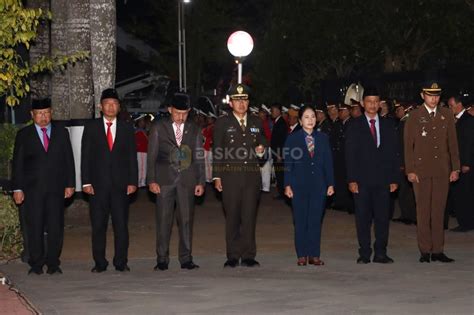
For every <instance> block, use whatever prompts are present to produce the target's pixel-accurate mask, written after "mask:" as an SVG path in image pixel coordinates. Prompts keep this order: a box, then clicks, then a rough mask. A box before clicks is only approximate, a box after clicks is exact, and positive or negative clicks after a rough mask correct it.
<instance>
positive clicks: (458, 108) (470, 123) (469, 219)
mask: <svg viewBox="0 0 474 315" xmlns="http://www.w3.org/2000/svg"><path fill="white" fill-rule="evenodd" d="M464 103H465V102H463V99H462V97H460V96H457V95H455V96H452V97H450V98H449V99H448V105H449V108H451V110H452V111H453V114H454V116H455V117H456V134H457V138H458V146H459V159H460V160H461V172H460V174H459V180H458V181H456V182H452V183H451V187H450V197H451V198H450V199H451V202H452V205H453V208H454V213H455V214H456V220H457V221H458V224H459V225H458V226H457V227H455V228H454V229H452V230H451V231H453V232H467V231H470V230H472V229H474V211H473V202H474V198H473V197H472V193H473V190H472V185H473V176H472V174H473V170H472V167H473V166H474V117H472V116H471V115H469V113H468V112H467V111H466V109H465V108H464V105H463V104H464Z"/></svg>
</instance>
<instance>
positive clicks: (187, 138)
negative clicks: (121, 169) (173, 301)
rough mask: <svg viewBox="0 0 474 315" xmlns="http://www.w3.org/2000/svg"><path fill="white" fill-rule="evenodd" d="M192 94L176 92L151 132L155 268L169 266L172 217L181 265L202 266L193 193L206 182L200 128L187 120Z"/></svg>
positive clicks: (199, 192)
mask: <svg viewBox="0 0 474 315" xmlns="http://www.w3.org/2000/svg"><path fill="white" fill-rule="evenodd" d="M190 109H191V108H190V102H189V96H188V95H186V94H178V93H177V94H175V95H174V97H173V99H172V101H171V106H170V107H169V112H170V117H169V118H164V119H160V120H159V121H158V122H157V123H155V124H154V125H153V126H152V128H151V130H150V135H149V138H148V139H149V143H148V161H147V165H148V169H147V183H148V187H149V189H150V191H151V192H152V193H154V194H156V195H157V196H156V255H157V265H156V266H155V270H166V269H168V264H169V245H170V236H171V230H172V227H173V218H174V213H175V206H176V210H177V211H176V213H177V219H178V228H179V262H180V263H181V268H182V269H195V268H199V266H198V265H196V264H195V263H194V262H193V256H192V238H193V220H194V196H202V194H203V193H204V185H205V182H206V178H205V171H204V151H203V150H204V149H203V137H202V134H201V129H200V128H199V127H198V126H197V125H196V124H195V123H193V122H192V121H191V120H187V118H188V113H189V111H190Z"/></svg>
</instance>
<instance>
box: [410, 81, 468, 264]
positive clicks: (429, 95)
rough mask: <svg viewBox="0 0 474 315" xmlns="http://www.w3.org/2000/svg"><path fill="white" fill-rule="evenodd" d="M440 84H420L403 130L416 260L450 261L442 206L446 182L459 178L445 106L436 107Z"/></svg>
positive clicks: (453, 132)
mask: <svg viewBox="0 0 474 315" xmlns="http://www.w3.org/2000/svg"><path fill="white" fill-rule="evenodd" d="M440 95H441V87H440V86H439V84H438V83H437V82H435V81H431V82H428V83H427V84H425V85H423V89H422V92H421V98H422V99H423V101H424V103H423V105H422V106H420V107H419V108H417V109H415V110H413V111H412V112H411V113H410V117H409V118H408V119H407V121H406V124H405V131H404V148H405V152H404V153H405V173H406V174H407V176H408V180H409V181H410V182H412V183H413V189H414V191H415V199H416V213H417V236H418V247H419V250H420V252H421V257H420V260H419V261H420V262H422V263H423V262H430V261H440V262H445V263H448V262H453V261H454V259H451V258H449V257H448V256H446V255H445V254H444V252H443V250H444V227H443V218H444V209H445V206H446V200H447V196H448V190H449V183H450V182H455V181H456V180H458V178H459V172H460V162H459V153H458V141H457V139H456V127H455V124H454V117H453V114H452V113H451V112H450V110H449V109H447V108H444V107H441V106H439V100H440Z"/></svg>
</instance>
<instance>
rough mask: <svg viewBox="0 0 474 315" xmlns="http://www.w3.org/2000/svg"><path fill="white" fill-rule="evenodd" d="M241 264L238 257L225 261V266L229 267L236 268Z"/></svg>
mask: <svg viewBox="0 0 474 315" xmlns="http://www.w3.org/2000/svg"><path fill="white" fill-rule="evenodd" d="M238 265H239V261H238V260H237V259H227V261H226V262H225V263H224V268H226V267H229V268H235V267H237V266H238Z"/></svg>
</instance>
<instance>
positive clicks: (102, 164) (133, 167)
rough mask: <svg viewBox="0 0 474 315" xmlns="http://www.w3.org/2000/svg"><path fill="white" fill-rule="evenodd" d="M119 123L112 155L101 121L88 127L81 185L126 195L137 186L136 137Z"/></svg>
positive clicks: (121, 122) (86, 126) (82, 159)
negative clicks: (128, 187) (89, 185)
mask: <svg viewBox="0 0 474 315" xmlns="http://www.w3.org/2000/svg"><path fill="white" fill-rule="evenodd" d="M116 121H117V131H116V134H115V140H114V146H113V148H112V151H110V150H109V146H108V144H107V136H106V132H105V129H104V121H103V119H102V118H99V119H95V120H93V121H90V122H89V123H87V124H86V125H85V127H84V133H83V134H82V150H81V175H82V184H83V185H85V184H92V186H93V187H94V189H95V190H96V191H97V189H111V190H114V191H124V190H125V191H126V189H127V186H128V185H133V186H137V185H138V165H137V164H138V163H137V151H136V144H135V134H134V131H133V127H132V125H130V124H128V123H126V122H124V121H120V120H118V119H117V120H116Z"/></svg>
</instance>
